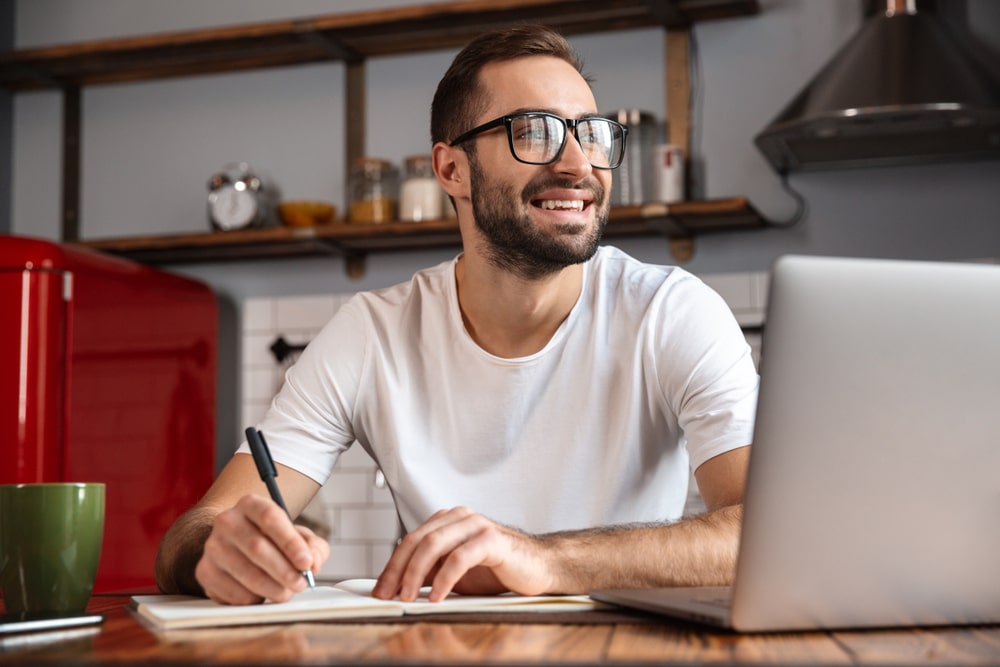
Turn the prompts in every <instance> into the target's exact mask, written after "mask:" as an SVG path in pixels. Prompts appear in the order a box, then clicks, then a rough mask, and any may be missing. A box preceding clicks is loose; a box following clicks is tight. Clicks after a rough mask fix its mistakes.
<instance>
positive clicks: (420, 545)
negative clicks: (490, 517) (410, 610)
mask: <svg viewBox="0 0 1000 667" xmlns="http://www.w3.org/2000/svg"><path fill="white" fill-rule="evenodd" d="M472 515H473V513H472V511H471V510H469V509H467V508H464V507H456V508H453V509H449V510H441V511H439V512H436V513H435V514H434V515H432V516H431V517H430V518H429V519H428V520H427V521H425V522H424V523H423V524H421V525H420V526H418V527H417V528H416V529H415V530H413V531H411V532H409V533H407V535H406V536H404V537H403V539H402V540H401V541H400V543H399V544H398V545H397V546H396V548H395V549H394V550H393V552H392V555H391V556H390V558H389V561H388V562H387V563H386V565H385V567H384V568H383V570H382V574H380V575H379V578H378V581H377V582H376V585H375V588H374V589H373V591H372V594H373V595H374V596H375V597H378V598H382V599H392V598H394V597H396V596H397V595H398V596H399V598H400V599H401V600H415V599H416V597H417V595H418V594H419V592H420V587H421V586H422V585H423V583H424V582H425V581H428V580H429V575H430V573H431V570H432V568H436V567H437V565H438V561H439V560H440V557H441V555H443V554H442V553H441V551H442V550H443V549H447V550H450V549H449V548H448V545H447V543H446V541H445V540H443V539H442V537H441V536H440V535H438V533H440V532H441V531H444V530H446V529H448V528H449V527H450V526H453V525H454V524H456V523H460V522H462V521H464V520H466V519H467V518H468V517H469V516H472ZM428 540H430V542H431V544H430V545H428ZM418 550H420V551H421V552H422V554H423V555H422V556H421V555H418ZM435 552H437V553H438V555H436V556H435V555H434V553H435ZM415 556H416V557H417V558H416V560H414V557H415Z"/></svg>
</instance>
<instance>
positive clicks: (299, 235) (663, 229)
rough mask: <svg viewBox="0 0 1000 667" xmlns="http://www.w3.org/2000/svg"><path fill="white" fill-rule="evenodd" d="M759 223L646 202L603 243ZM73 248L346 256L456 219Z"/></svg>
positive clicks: (615, 221) (618, 218)
mask: <svg viewBox="0 0 1000 667" xmlns="http://www.w3.org/2000/svg"><path fill="white" fill-rule="evenodd" d="M764 226H765V222H764V219H763V218H762V217H761V215H760V214H759V213H757V211H755V210H754V208H753V207H752V206H751V205H750V204H749V203H748V202H747V200H746V199H743V198H741V197H736V198H732V199H716V200H710V201H700V202H680V203H677V204H662V203H656V202H654V203H649V204H645V205H643V206H628V207H620V208H615V209H613V210H612V212H611V218H610V220H609V221H608V227H607V229H606V231H605V234H604V237H605V238H622V237H633V236H657V235H662V236H665V237H667V238H669V239H689V238H693V237H694V236H696V235H701V234H708V233H713V232H722V231H735V230H749V229H759V228H762V227H764ZM79 245H81V246H83V247H86V248H91V249H94V250H100V251H103V252H107V253H110V254H113V255H117V256H119V257H125V258H128V259H132V260H135V261H139V262H143V263H146V264H190V263H199V262H222V261H232V260H253V259H265V258H279V257H309V256H345V257H348V258H353V259H358V258H363V257H364V255H366V254H367V253H370V252H392V251H402V250H422V249H431V248H457V247H459V246H460V245H461V238H460V236H459V231H458V223H457V222H456V221H455V220H433V221H427V222H419V223H412V222H392V223H386V224H380V225H350V224H343V223H336V224H332V225H324V226H319V227H269V228H265V229H250V230H241V231H232V232H206V233H203V234H172V235H166V236H144V237H129V238H117V239H103V240H98V241H86V242H82V243H80V244H79Z"/></svg>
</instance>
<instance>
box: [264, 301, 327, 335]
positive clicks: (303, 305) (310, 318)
mask: <svg viewBox="0 0 1000 667" xmlns="http://www.w3.org/2000/svg"><path fill="white" fill-rule="evenodd" d="M333 310H334V302H333V298H332V297H331V296H301V297H283V298H281V299H276V300H275V325H276V328H277V329H312V330H318V329H321V328H322V327H323V325H324V324H326V323H327V321H328V320H329V319H330V317H332V316H333Z"/></svg>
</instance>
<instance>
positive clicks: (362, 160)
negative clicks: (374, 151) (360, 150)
mask: <svg viewBox="0 0 1000 667" xmlns="http://www.w3.org/2000/svg"><path fill="white" fill-rule="evenodd" d="M351 166H353V167H359V168H361V169H364V170H365V171H368V170H379V169H388V168H390V167H392V162H389V161H388V160H383V159H382V158H378V157H359V158H354V160H353V161H352V162H351Z"/></svg>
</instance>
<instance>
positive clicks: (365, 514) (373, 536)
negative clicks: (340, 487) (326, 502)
mask: <svg viewBox="0 0 1000 667" xmlns="http://www.w3.org/2000/svg"><path fill="white" fill-rule="evenodd" d="M398 532H399V518H398V517H397V515H396V510H395V509H394V508H359V509H355V508H350V507H343V508H341V509H340V525H339V526H338V531H337V539H339V540H364V541H388V542H391V541H393V540H395V539H396V536H397V534H398Z"/></svg>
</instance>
